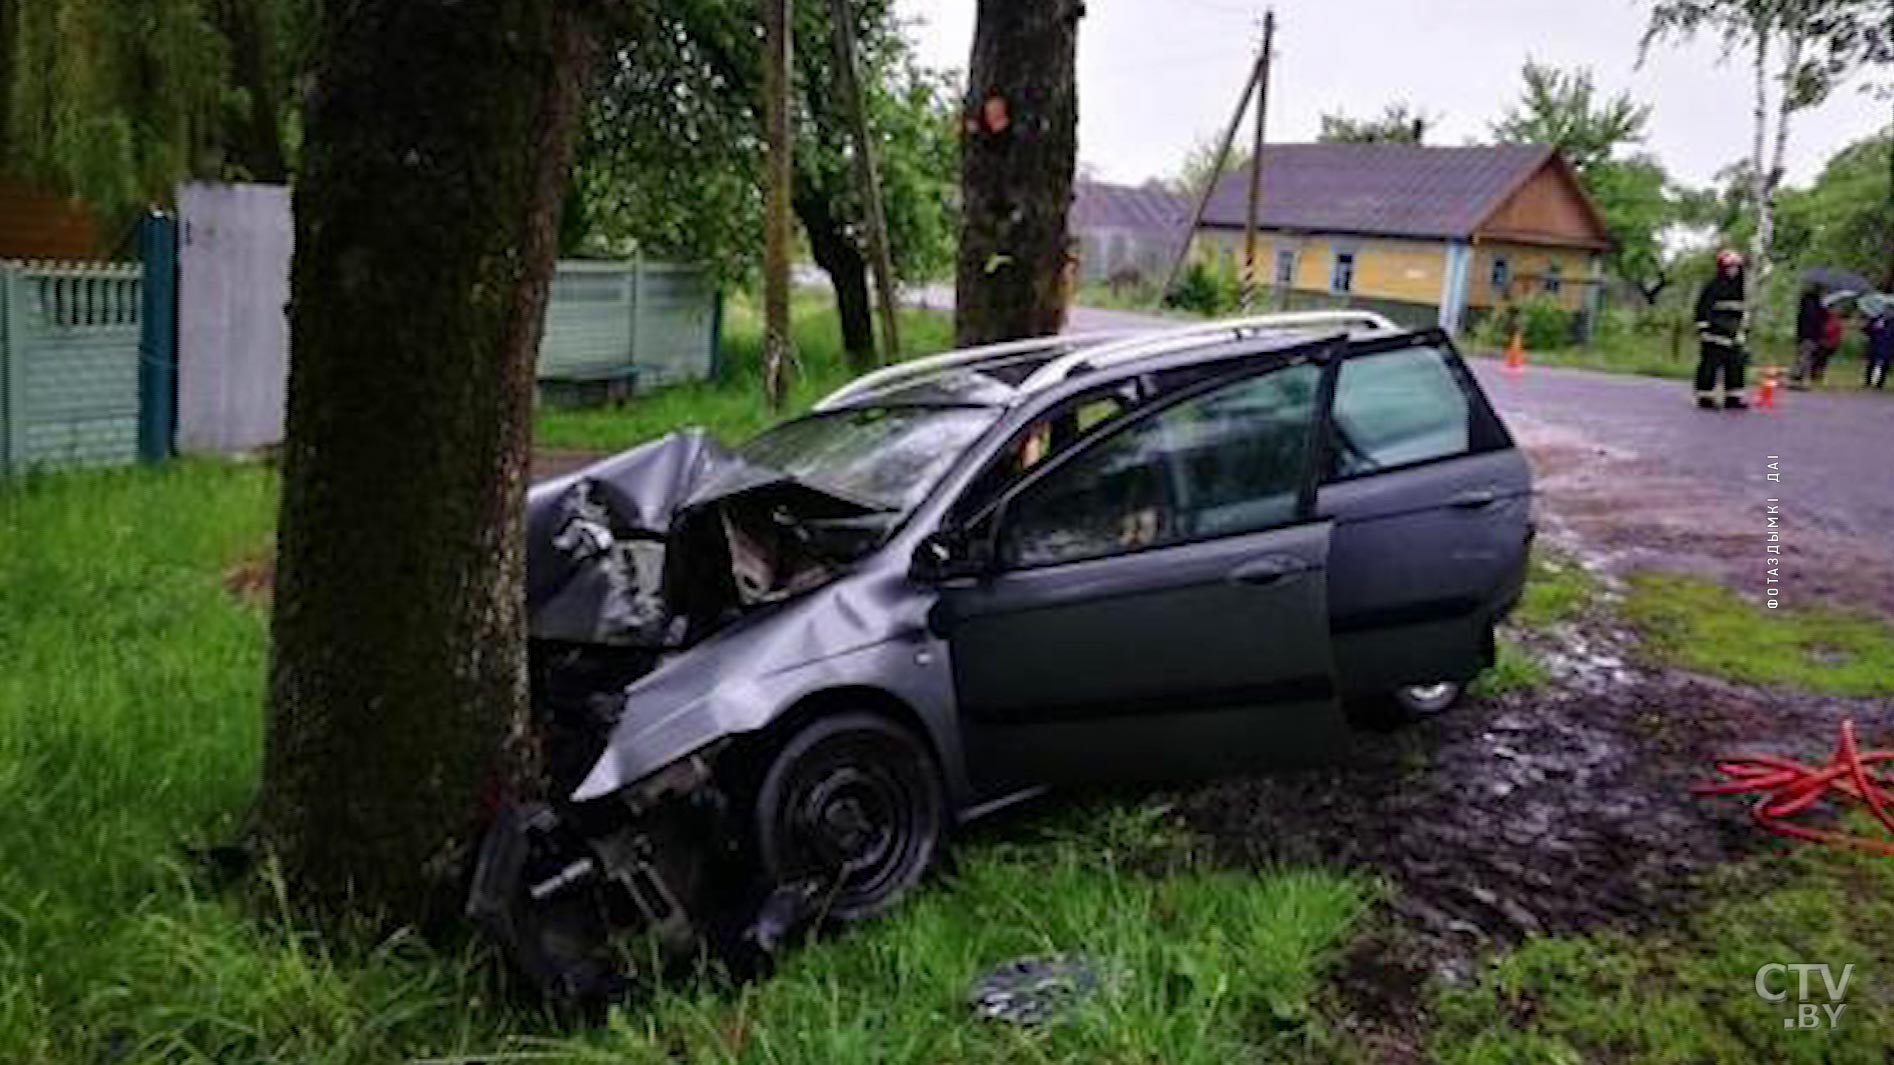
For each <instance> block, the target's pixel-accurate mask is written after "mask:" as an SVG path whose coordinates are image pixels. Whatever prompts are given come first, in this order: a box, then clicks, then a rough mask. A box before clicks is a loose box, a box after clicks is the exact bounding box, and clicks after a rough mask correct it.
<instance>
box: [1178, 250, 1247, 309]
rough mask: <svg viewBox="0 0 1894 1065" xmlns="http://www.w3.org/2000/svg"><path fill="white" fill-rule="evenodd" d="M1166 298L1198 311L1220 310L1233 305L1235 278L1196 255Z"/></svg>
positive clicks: (1183, 307) (1234, 301) (1234, 302)
mask: <svg viewBox="0 0 1894 1065" xmlns="http://www.w3.org/2000/svg"><path fill="white" fill-rule="evenodd" d="M1166 302H1167V303H1169V304H1170V305H1171V306H1173V307H1177V308H1179V309H1181V310H1186V311H1193V312H1195V313H1197V314H1204V315H1215V314H1222V313H1223V312H1224V311H1226V310H1229V309H1230V308H1232V307H1235V306H1236V303H1237V291H1236V280H1235V279H1234V278H1232V277H1229V276H1228V275H1227V274H1225V273H1224V271H1222V270H1221V269H1219V268H1218V267H1217V266H1216V265H1215V264H1213V263H1211V262H1208V261H1206V260H1203V259H1198V260H1196V261H1194V262H1192V263H1191V264H1190V266H1189V267H1187V268H1186V269H1185V270H1184V276H1183V277H1182V278H1181V279H1179V280H1178V282H1177V287H1176V288H1175V289H1173V290H1172V291H1171V294H1170V297H1169V298H1168V299H1167V300H1166Z"/></svg>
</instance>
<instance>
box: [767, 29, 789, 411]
mask: <svg viewBox="0 0 1894 1065" xmlns="http://www.w3.org/2000/svg"><path fill="white" fill-rule="evenodd" d="M762 4H763V140H764V141H765V143H766V144H767V145H768V150H767V152H766V154H765V161H764V189H763V201H764V203H763V398H764V399H765V400H767V401H768V402H769V408H770V409H771V410H781V409H782V408H783V401H784V399H785V398H786V396H787V393H788V390H789V367H790V363H791V362H792V360H793V359H794V358H795V352H794V350H793V349H792V348H791V346H790V344H791V342H790V333H789V329H790V325H789V210H790V207H789V200H790V179H791V175H792V174H793V173H794V156H793V154H792V153H793V152H794V151H795V147H794V146H795V130H794V124H793V119H792V117H791V115H790V113H789V76H790V73H789V72H790V71H791V70H794V69H795V57H794V48H795V45H794V43H793V40H794V38H793V34H792V32H791V27H792V26H793V24H794V23H793V22H792V20H791V18H790V0H762Z"/></svg>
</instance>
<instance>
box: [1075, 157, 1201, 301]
mask: <svg viewBox="0 0 1894 1065" xmlns="http://www.w3.org/2000/svg"><path fill="white" fill-rule="evenodd" d="M1189 225H1190V205H1189V204H1187V203H1185V202H1184V200H1183V198H1182V197H1180V196H1178V195H1177V194H1176V193H1174V192H1172V191H1170V190H1169V189H1167V188H1165V187H1164V186H1162V185H1158V184H1149V185H1112V184H1108V183H1106V182H1103V181H1087V180H1083V179H1081V180H1079V181H1076V182H1073V184H1072V207H1071V210H1070V211H1069V212H1068V213H1067V215H1066V228H1067V231H1068V232H1069V233H1070V234H1071V235H1072V239H1073V241H1074V242H1075V243H1076V244H1077V248H1076V249H1074V250H1075V252H1076V254H1077V255H1078V263H1079V276H1080V277H1081V278H1083V279H1084V280H1086V281H1109V280H1111V279H1112V278H1114V277H1127V278H1128V277H1131V276H1132V275H1136V276H1137V278H1139V279H1141V280H1145V281H1155V280H1158V279H1160V278H1162V277H1163V276H1164V271H1165V270H1167V269H1169V268H1170V264H1171V258H1172V257H1173V256H1175V255H1176V254H1177V248H1178V242H1179V241H1181V240H1182V239H1183V237H1184V230H1185V228H1186V227H1187V226H1189Z"/></svg>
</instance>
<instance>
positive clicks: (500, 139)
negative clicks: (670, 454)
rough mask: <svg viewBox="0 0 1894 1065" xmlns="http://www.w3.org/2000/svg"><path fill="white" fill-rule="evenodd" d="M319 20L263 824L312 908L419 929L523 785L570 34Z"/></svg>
mask: <svg viewBox="0 0 1894 1065" xmlns="http://www.w3.org/2000/svg"><path fill="white" fill-rule="evenodd" d="M317 35H318V39H317V52H316V55H317V71H316V87H315V89H314V91H313V93H312V95H311V98H310V100H309V102H308V105H307V114H306V124H305V128H306V129H307V131H308V136H307V143H306V147H305V149H304V157H303V163H302V167H301V175H300V180H299V181H298V183H297V188H296V255H295V261H294V264H293V268H292V275H291V293H292V301H291V307H290V338H291V357H290V381H289V404H288V431H287V436H286V439H285V444H284V453H283V495H282V504H281V521H280V531H279V536H278V553H277V584H276V599H275V612H274V617H273V622H272V637H273V648H272V658H271V675H270V709H269V719H268V729H267V733H266V737H265V744H264V768H263V790H262V797H261V802H260V805H259V808H258V821H257V829H258V837H259V841H260V842H261V843H262V844H264V845H265V846H266V847H267V848H268V850H269V851H270V852H271V853H272V854H273V855H274V856H275V857H276V858H277V859H279V860H280V862H281V863H282V873H283V876H284V878H285V881H286V883H287V885H288V887H289V889H290V891H291V892H292V898H293V899H294V900H295V902H296V903H297V905H298V906H299V907H300V908H302V909H303V910H304V911H305V912H308V913H309V914H310V915H311V916H314V917H316V918H317V919H335V918H337V917H340V916H342V915H344V914H348V913H356V914H362V913H366V914H370V915H373V916H375V917H378V918H380V919H382V920H386V921H394V922H404V923H415V924H419V925H421V926H422V927H424V928H427V927H432V926H435V925H437V924H438V923H439V921H440V920H442V919H447V918H451V917H452V916H453V915H455V914H456V913H457V911H458V908H459V903H460V898H459V896H460V891H459V884H460V878H459V873H460V872H461V871H462V869H463V866H464V862H465V859H466V858H467V857H468V855H469V852H470V849H471V848H470V844H471V842H472V841H473V840H474V839H475V838H476V836H475V833H476V832H477V831H478V828H479V825H480V822H481V820H482V815H483V813H484V812H485V809H486V804H490V803H491V802H492V801H493V800H494V799H495V798H496V797H497V796H498V795H500V794H502V793H504V791H505V790H506V789H508V788H528V789H530V788H531V787H532V784H533V780H534V777H533V773H532V771H533V765H532V762H531V759H530V757H529V755H528V751H527V748H526V747H525V745H524V744H522V743H520V742H519V741H520V739H521V738H522V737H525V736H527V735H529V733H530V721H529V718H528V715H527V705H526V671H525V639H524V617H523V610H524V565H523V559H522V532H521V521H522V510H523V499H524V494H525V489H526V459H527V448H528V442H529V434H530V429H531V424H530V420H529V418H530V413H531V402H532V391H533V357H534V353H535V351H536V349H537V347H538V342H539V337H540V333H541V329H542V326H543V318H544V310H545V300H546V288H547V283H548V279H549V276H550V273H551V268H552V262H553V254H554V241H555V238H556V230H555V227H556V223H557V218H558V207H559V199H560V196H561V194H562V193H563V191H564V189H565V185H566V174H567V170H568V168H569V164H570V158H571V151H572V143H573V133H574V131H575V129H576V122H577V119H578V117H579V114H580V110H581V107H582V106H583V80H584V73H585V71H586V70H587V68H588V67H589V53H590V47H591V44H590V35H589V33H588V30H587V27H586V25H585V24H584V22H583V20H582V18H581V15H580V12H579V11H578V10H577V8H576V6H575V5H574V4H571V3H567V2H563V0H562V2H559V3H547V2H545V0H354V2H351V3H349V4H329V5H325V7H324V8H323V13H322V16H321V21H320V25H319V28H318V31H317Z"/></svg>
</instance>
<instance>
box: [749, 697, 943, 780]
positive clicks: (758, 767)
mask: <svg viewBox="0 0 1894 1065" xmlns="http://www.w3.org/2000/svg"><path fill="white" fill-rule="evenodd" d="M843 713H867V714H873V715H875V716H877V717H880V718H883V719H886V720H887V721H889V722H891V723H893V724H895V725H899V726H900V727H902V728H903V729H906V730H907V731H908V732H910V733H912V734H913V735H914V737H915V738H916V739H917V740H919V741H920V743H921V745H922V746H923V747H924V748H926V750H927V755H928V757H929V758H931V759H932V760H933V762H934V770H935V772H936V773H938V774H940V776H941V780H942V782H943V784H945V782H946V779H947V776H946V773H947V766H946V762H945V760H944V759H943V758H942V756H941V743H940V737H938V736H936V735H935V733H934V730H933V729H931V728H929V727H928V726H927V722H926V720H925V719H923V718H922V717H921V714H920V712H919V711H917V710H915V708H914V707H913V706H912V705H910V704H909V703H908V702H907V701H906V700H904V699H902V698H901V697H900V696H897V695H895V694H894V693H893V692H890V691H887V690H886V689H883V688H877V687H874V686H872V685H866V684H851V685H842V686H839V687H834V688H822V689H819V690H817V691H812V692H808V693H805V694H804V695H802V696H800V697H798V698H797V699H796V700H795V701H794V702H792V703H790V704H789V705H788V706H787V707H785V708H784V709H783V710H782V712H780V713H778V714H776V715H775V716H774V717H772V718H771V719H770V720H769V721H768V723H766V724H765V725H763V727H762V728H759V729H757V730H756V731H754V732H750V733H747V734H745V735H743V736H742V737H740V738H739V739H738V741H737V743H735V744H734V745H733V746H732V748H731V750H730V751H729V752H728V754H727V755H726V757H729V758H733V759H735V760H736V761H737V762H738V763H739V769H740V772H741V775H742V777H744V778H746V779H747V781H749V782H751V783H753V782H755V781H756V780H758V779H760V777H761V774H762V772H763V771H764V770H765V769H766V768H767V766H768V764H769V761H770V759H771V758H772V757H774V755H775V754H776V752H777V751H779V750H781V749H782V747H783V745H784V744H786V743H788V742H789V741H790V739H791V738H793V737H794V736H795V735H796V734H797V733H798V732H801V731H802V730H803V728H804V727H806V726H807V725H808V724H809V723H810V722H813V721H815V720H817V719H819V718H823V717H827V716H830V715H833V714H843Z"/></svg>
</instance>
